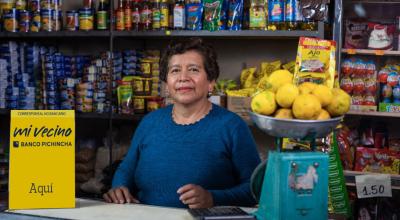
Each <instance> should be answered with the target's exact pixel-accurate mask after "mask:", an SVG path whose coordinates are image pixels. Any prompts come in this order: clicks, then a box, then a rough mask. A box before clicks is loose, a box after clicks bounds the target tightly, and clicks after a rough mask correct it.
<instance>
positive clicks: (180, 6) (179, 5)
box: [174, 0, 185, 30]
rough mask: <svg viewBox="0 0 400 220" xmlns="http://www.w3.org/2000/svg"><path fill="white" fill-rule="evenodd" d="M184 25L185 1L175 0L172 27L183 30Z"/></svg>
mask: <svg viewBox="0 0 400 220" xmlns="http://www.w3.org/2000/svg"><path fill="white" fill-rule="evenodd" d="M184 27H185V1H184V0H176V2H175V5H174V29H175V30H183V29H184Z"/></svg>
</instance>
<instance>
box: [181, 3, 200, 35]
mask: <svg viewBox="0 0 400 220" xmlns="http://www.w3.org/2000/svg"><path fill="white" fill-rule="evenodd" d="M185 8H186V29H187V30H191V31H199V30H201V29H202V15H203V4H201V3H189V4H186V5H185Z"/></svg>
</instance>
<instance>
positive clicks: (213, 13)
mask: <svg viewBox="0 0 400 220" xmlns="http://www.w3.org/2000/svg"><path fill="white" fill-rule="evenodd" d="M203 5H204V20H203V30H209V31H216V30H218V28H219V26H218V23H219V19H220V13H221V7H222V0H204V2H203Z"/></svg>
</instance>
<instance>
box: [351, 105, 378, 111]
mask: <svg viewBox="0 0 400 220" xmlns="http://www.w3.org/2000/svg"><path fill="white" fill-rule="evenodd" d="M377 108H378V106H376V105H351V106H350V110H352V111H360V112H376V111H377Z"/></svg>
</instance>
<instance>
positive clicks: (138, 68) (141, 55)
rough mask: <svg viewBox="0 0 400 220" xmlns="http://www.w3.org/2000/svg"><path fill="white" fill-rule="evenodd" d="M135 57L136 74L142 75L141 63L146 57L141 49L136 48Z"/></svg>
mask: <svg viewBox="0 0 400 220" xmlns="http://www.w3.org/2000/svg"><path fill="white" fill-rule="evenodd" d="M136 58H137V61H136V63H137V65H136V74H135V75H136V76H143V71H142V69H143V68H142V66H141V63H143V60H144V59H146V56H145V52H144V51H142V50H137V51H136Z"/></svg>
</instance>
